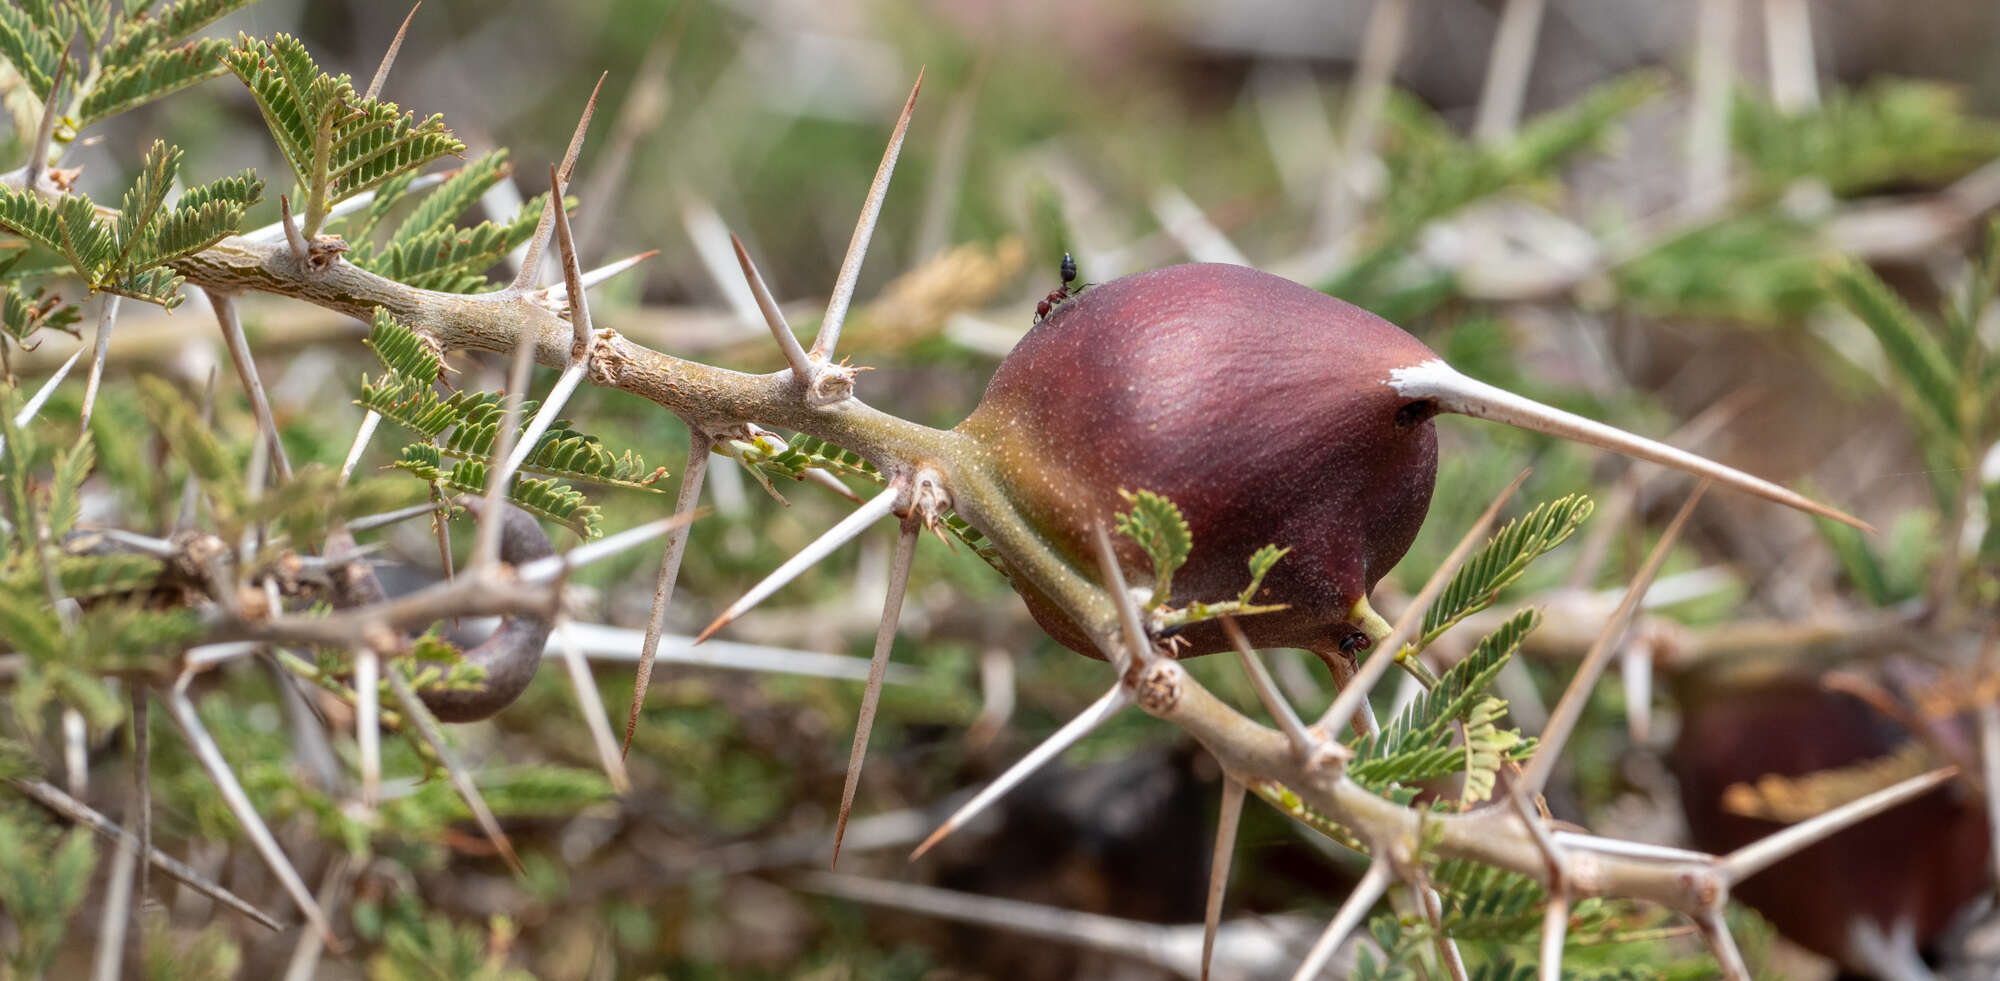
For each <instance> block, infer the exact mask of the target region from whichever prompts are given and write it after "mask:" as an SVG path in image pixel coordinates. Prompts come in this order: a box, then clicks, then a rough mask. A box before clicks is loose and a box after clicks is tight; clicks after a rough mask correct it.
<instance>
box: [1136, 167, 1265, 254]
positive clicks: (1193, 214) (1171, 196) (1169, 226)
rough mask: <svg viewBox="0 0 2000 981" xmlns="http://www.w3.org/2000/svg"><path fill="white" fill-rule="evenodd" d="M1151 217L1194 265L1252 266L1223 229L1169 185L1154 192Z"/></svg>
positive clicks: (1185, 193)
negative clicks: (1218, 263) (1215, 263)
mask: <svg viewBox="0 0 2000 981" xmlns="http://www.w3.org/2000/svg"><path fill="white" fill-rule="evenodd" d="M1149 203H1150V204H1151V205H1152V209H1153V217H1154V218H1157V219H1159V222H1160V227H1161V228H1162V229H1164V230H1165V231H1166V233H1167V234H1168V235H1169V236H1172V237H1173V240H1174V241H1175V242H1178V243H1180V247H1181V249H1182V251H1185V252H1186V253H1187V255H1188V258H1190V259H1193V260H1194V261H1196V262H1226V263H1229V264H1231V265H1236V266H1248V265H1251V262H1250V259H1249V258H1248V257H1247V256H1245V255H1244V254H1243V252H1242V250H1240V249H1238V248H1237V247H1236V243H1234V242H1231V241H1230V240H1229V236H1227V235H1225V234H1223V233H1222V229H1220V228H1217V227H1215V223H1214V222H1211V221H1209V220H1208V215H1207V214H1206V213H1204V212H1203V211H1202V210H1201V206H1200V205H1197V204H1195V203H1194V200H1193V199H1192V198H1189V197H1188V196H1187V192H1186V191H1183V190H1181V189H1180V188H1178V187H1175V186H1173V185H1171V184H1163V185H1161V186H1160V187H1158V188H1156V189H1155V190H1154V191H1153V196H1152V199H1151V201H1150V202H1149Z"/></svg>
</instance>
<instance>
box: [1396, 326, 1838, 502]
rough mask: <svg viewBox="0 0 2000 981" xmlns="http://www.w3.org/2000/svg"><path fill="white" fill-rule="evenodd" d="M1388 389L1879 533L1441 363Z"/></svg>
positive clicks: (1399, 372) (1404, 372)
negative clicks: (1619, 455) (1667, 469)
mask: <svg viewBox="0 0 2000 981" xmlns="http://www.w3.org/2000/svg"><path fill="white" fill-rule="evenodd" d="M1387 384H1388V386H1389V387H1390V388H1392V389H1394V390H1395V391H1396V393H1397V394H1399V395H1401V396H1403V397H1404V398H1410V399H1432V400H1435V401H1436V402H1437V404H1438V407H1439V408H1440V409H1442V410H1444V411H1446V412H1456V413H1459V414H1461V415H1468V416H1474V417H1477V418H1480V419H1489V420H1492V421H1493V422H1499V423H1505V424H1507V425H1509V426H1514V427H1517V428H1520V429H1526V430H1528V431H1530V432H1537V433H1544V434H1546V435H1549V436H1557V437H1560V438H1562V439H1567V440H1572V441H1574V442H1578V443H1587V444H1589V445H1591V446H1596V447H1600V448H1603V449H1607V450H1611V451H1613V452H1615V453H1622V454H1624V455H1626V456H1629V457H1633V458H1635V459H1640V460H1646V461H1649V462H1652V463H1657V464H1660V465H1662V466H1666V467H1672V468H1674V469H1675V470H1681V471H1685V472H1687V473H1691V474H1694V475H1696V476H1700V477H1707V478H1709V479H1711V480H1713V481H1715V482H1716V483H1718V484H1721V485H1722V486H1724V487H1731V488H1734V489H1736V490H1740V491H1743V492H1745V493H1749V494H1755V495H1757V496H1758V497H1762V498H1765V499H1766V500H1771V501H1776V502H1777V503H1779V504H1783V505H1785V506H1787V507H1791V508H1796V509H1798V510H1800V511H1804V512H1807V513H1809V514H1816V515H1819V516H1821V517H1824V518H1831V519H1833V520H1835V521H1839V522H1842V523H1843V524H1849V525H1853V526H1854V527H1856V528H1860V529H1862V530H1863V531H1874V530H1875V529H1874V528H1873V527H1871V526H1870V525H1869V524H1868V523H1867V522H1864V521H1862V520H1861V519H1859V518H1856V517H1853V516H1851V515H1849V514H1846V513H1845V512H1842V511H1838V510H1836V509H1834V508H1831V507H1828V506H1826V505H1824V504H1821V503H1819V502H1818V501H1814V500H1812V499H1810V498H1807V497H1805V496H1804V495H1801V494H1799V493H1797V492H1795V491H1791V490H1787V489H1786V488H1783V487H1780V486H1778V485H1777V484H1774V483H1771V482H1770V481H1768V480H1764V479H1762V478H1760V477H1752V476H1750V475H1749V474H1747V473H1744V472H1743V471H1741V470H1737V469H1735V468H1733V467H1726V466H1723V465H1722V464H1720V463H1717V462H1715V461H1713V460H1710V459H1708V458H1707V457H1703V456H1698V455H1696V454H1693V453H1689V452H1688V451H1686V450H1683V449H1678V448H1676V447H1672V446H1668V445H1667V444H1665V443H1661V442H1657V441H1654V440H1650V439H1647V438H1645V437H1644V436H1638V435H1634V434H1632V433H1628V432H1626V431H1624V430H1622V429H1618V428H1616V427H1613V426H1607V425H1605V424H1603V423H1601V422H1597V421H1595V420H1591V419H1585V418H1584V417H1582V416H1579V415H1575V414H1573V413H1569V412H1564V411H1563V410H1561V409H1557V408H1554V407H1552V406H1547V405H1543V404H1541V403H1540V402H1536V401H1534V400H1533V399H1528V398H1523V397H1521V396H1519V395H1516V394H1514V393H1513V392H1509V391H1507V390H1506V389H1504V388H1498V387H1495V386H1493V385H1488V384H1486V383H1485V382H1482V381H1479V380H1477V379H1475V378H1470V377H1467V376H1465V375H1462V374H1460V373H1459V372H1458V371H1457V370H1456V369H1454V368H1452V367H1451V366H1450V365H1448V364H1445V363H1444V362H1443V361H1439V360H1436V359H1433V360H1430V361H1425V362H1423V363H1422V364H1417V365H1411V366H1410V367H1407V368H1397V369H1396V370H1394V371H1392V372H1390V373H1389V378H1388V380H1387Z"/></svg>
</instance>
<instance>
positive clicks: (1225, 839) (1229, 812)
mask: <svg viewBox="0 0 2000 981" xmlns="http://www.w3.org/2000/svg"><path fill="white" fill-rule="evenodd" d="M1244 789H1245V788H1244V786H1243V781H1241V780H1238V779H1236V778H1235V777H1231V776H1227V775H1225V776H1224V777H1223V778H1222V812H1221V814H1220V815H1218V816H1217V817H1216V820H1215V854H1214V855H1213V856H1211V857H1210V859H1209V863H1208V905H1207V907H1206V909H1205V910H1204V911H1203V913H1202V922H1201V981H1208V968H1209V965H1210V964H1211V963H1213V962H1214V960H1215V930H1216V928H1217V927H1218V926H1220V925H1221V924H1222V894H1223V893H1224V892H1226V891H1228V889H1229V863H1230V860H1231V859H1232V858H1233V857H1234V856H1235V854H1236V828H1237V826H1238V824H1239V823H1240V822H1241V821H1242V818H1243V794H1244Z"/></svg>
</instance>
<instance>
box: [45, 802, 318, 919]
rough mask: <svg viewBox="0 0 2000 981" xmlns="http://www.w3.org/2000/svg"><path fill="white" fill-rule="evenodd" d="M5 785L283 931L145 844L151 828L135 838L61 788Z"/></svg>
mask: <svg viewBox="0 0 2000 981" xmlns="http://www.w3.org/2000/svg"><path fill="white" fill-rule="evenodd" d="M7 785H8V786H10V787H13V788H14V789H15V790H18V791H20V792H21V793H23V794H25V795H27V796H29V797H32V798H34V799H35V801H36V802H37V803H39V804H41V805H42V806H43V807H46V808H48V809H49V810H51V811H54V812H56V813H57V814H60V815H62V816H63V817H66V818H68V819H70V820H72V821H75V822H77V823H78V824H82V825H86V826H88V827H89V828H90V830H92V831H95V832H97V833H98V834H99V835H101V836H103V837H105V838H109V839H111V840H112V841H119V842H131V843H132V844H134V845H138V846H139V850H140V851H142V852H144V853H145V854H146V855H147V856H149V862H150V864H151V865H152V866H153V867H156V868H158V869H159V870H160V871H161V872H164V873H166V874H167V875H168V876H169V877H170V878H172V879H173V880H174V881H176V882H179V883H180V884H182V885H184V886H187V887H188V888H189V889H193V890H194V891H196V892H198V893H201V894H202V895H204V896H207V897H208V898H210V899H213V900H215V901H216V902H218V903H221V904H222V905H224V906H227V907H229V908H230V909H233V910H235V911H236V912H238V913H241V914H243V915H244V916H247V917H249V918H250V919H252V920H255V921H256V922H257V924H258V925H260V926H262V927H264V928H265V929H267V930H270V931H272V932H274V933H275V932H282V931H283V930H284V929H285V925H284V924H283V923H280V922H278V921H277V919H276V918H275V917H273V916H271V914H269V913H266V912H264V911H263V910H261V909H258V908H257V907H256V906H253V905H251V903H250V901H249V900H247V899H244V898H243V897H241V896H238V895H236V894H235V893H233V892H230V891H229V890H228V889H225V888H223V887H222V886H221V885H220V884H218V883H216V882H214V881H211V880H210V879H209V878H208V877H206V876H204V875H202V874H201V873H200V872H197V871H195V870H194V869H193V868H191V867H189V866H188V865H186V864H183V863H182V862H180V861H179V860H177V859H175V858H174V857H173V856H172V855H169V854H167V853H166V852H163V851H160V850H159V849H157V848H152V847H149V846H147V845H145V844H144V842H145V840H146V839H149V838H150V837H151V829H150V828H149V827H146V826H145V825H142V826H141V827H142V828H144V829H145V830H144V833H142V834H141V835H137V836H135V835H133V833H132V832H130V831H127V830H125V829H124V828H122V827H120V826H119V825H118V823H117V822H115V821H113V820H111V819H110V818H108V817H105V816H104V815H103V814H102V813H100V812H99V811H98V810H97V809H95V808H93V807H91V806H90V805H88V804H85V803H84V802H82V801H80V800H77V799H76V798H74V797H71V796H70V795H68V794H66V793H64V792H63V791H62V789H61V788H59V787H57V786H56V785H55V784H52V783H49V782H48V781H46V780H35V779H30V778H18V777H17V778H10V779H9V780H8V781H7Z"/></svg>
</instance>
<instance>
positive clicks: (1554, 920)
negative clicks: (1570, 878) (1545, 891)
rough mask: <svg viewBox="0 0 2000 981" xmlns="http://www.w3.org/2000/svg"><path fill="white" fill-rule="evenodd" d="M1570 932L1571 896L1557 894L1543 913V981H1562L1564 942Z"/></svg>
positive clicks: (1561, 893) (1552, 896)
mask: <svg viewBox="0 0 2000 981" xmlns="http://www.w3.org/2000/svg"><path fill="white" fill-rule="evenodd" d="M1568 932H1569V895H1568V894H1567V893H1564V892H1560V891H1558V892H1555V893H1552V894H1550V896H1549V905H1548V908H1547V909H1544V910H1543V911H1542V969H1541V981H1562V961H1563V940H1564V939H1565V937H1566V936H1567V934H1568Z"/></svg>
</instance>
